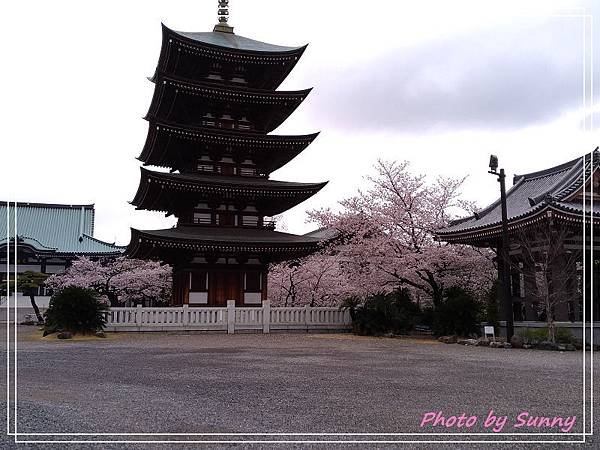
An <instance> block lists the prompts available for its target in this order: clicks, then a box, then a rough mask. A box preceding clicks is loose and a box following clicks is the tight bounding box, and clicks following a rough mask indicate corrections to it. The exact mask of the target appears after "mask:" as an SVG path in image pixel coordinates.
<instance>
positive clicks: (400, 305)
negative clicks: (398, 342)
mask: <svg viewBox="0 0 600 450" xmlns="http://www.w3.org/2000/svg"><path fill="white" fill-rule="evenodd" d="M342 308H343V309H348V310H349V312H350V317H351V318H352V327H353V330H354V332H355V333H357V334H361V335H369V336H380V335H383V334H387V333H394V334H404V333H407V332H409V331H410V330H411V329H412V328H413V326H414V324H415V320H416V318H417V317H418V314H419V307H418V306H417V305H416V304H415V303H414V302H413V301H412V299H411V298H410V295H409V294H408V292H407V291H406V290H403V289H401V290H397V291H394V292H391V293H389V294H383V293H380V294H375V295H372V296H369V297H367V298H365V299H364V300H361V299H358V298H356V297H351V298H349V299H347V300H346V301H345V302H344V304H343V305H342Z"/></svg>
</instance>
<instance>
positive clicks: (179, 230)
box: [125, 226, 320, 259]
mask: <svg viewBox="0 0 600 450" xmlns="http://www.w3.org/2000/svg"><path fill="white" fill-rule="evenodd" d="M319 245H320V240H318V239H314V238H309V237H305V236H298V235H293V234H289V233H282V232H278V231H273V230H268V229H264V228H243V227H205V226H177V227H174V228H169V229H164V230H147V231H144V230H137V229H135V228H132V229H131V241H130V243H129V245H128V247H127V250H126V252H125V253H126V254H127V255H128V256H129V257H133V258H139V257H143V258H147V257H148V256H152V255H151V253H153V252H156V249H158V251H157V252H156V255H154V256H159V255H161V254H164V251H165V250H169V249H171V250H174V251H177V252H182V251H183V252H186V251H187V252H190V253H198V252H204V253H228V254H235V255H240V254H258V255H277V256H278V257H279V258H281V259H287V258H289V257H294V256H295V257H299V256H305V255H307V254H310V253H312V252H314V251H316V250H317V249H318V248H319Z"/></svg>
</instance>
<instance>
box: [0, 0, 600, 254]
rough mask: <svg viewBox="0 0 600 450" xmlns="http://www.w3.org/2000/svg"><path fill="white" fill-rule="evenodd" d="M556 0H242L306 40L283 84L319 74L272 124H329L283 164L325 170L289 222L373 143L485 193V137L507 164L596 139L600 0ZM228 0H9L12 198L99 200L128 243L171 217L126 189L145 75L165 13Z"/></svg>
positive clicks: (351, 179)
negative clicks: (593, 69) (592, 22)
mask: <svg viewBox="0 0 600 450" xmlns="http://www.w3.org/2000/svg"><path fill="white" fill-rule="evenodd" d="M524 3H525V8H526V9H524V5H523V4H524ZM548 3H550V2H547V1H533V0H531V1H528V2H523V1H518V2H512V1H506V0H503V1H495V2H493V1H485V2H482V1H479V0H475V1H457V0H453V1H451V2H449V1H443V0H439V1H419V2H415V1H393V2H373V1H366V0H365V1H349V0H328V1H326V2H324V1H316V0H302V1H300V0H294V1H291V0H287V1H286V0H280V1H273V0H270V1H266V0H243V1H242V0H230V6H231V20H230V23H231V24H232V25H233V26H235V32H236V33H237V34H239V35H242V36H246V37H250V38H253V39H258V40H263V41H266V42H269V43H273V44H280V45H302V44H305V43H309V44H310V45H309V47H308V49H307V51H306V52H305V54H304V56H303V57H302V59H301V60H300V62H299V63H298V65H297V66H296V68H295V69H294V71H293V72H292V74H291V75H290V76H289V77H288V79H287V80H286V81H285V82H284V84H283V85H282V87H281V89H302V88H307V87H314V89H313V91H312V92H311V94H310V95H309V97H308V98H307V99H306V101H305V102H304V103H303V104H302V105H301V106H300V108H298V110H296V112H295V113H294V114H292V116H290V118H289V119H288V120H287V121H286V122H285V123H284V124H283V125H282V126H281V127H280V128H279V129H278V130H276V133H281V134H287V133H289V134H291V133H303V134H304V133H312V132H314V131H321V135H320V136H319V137H318V138H317V140H316V141H315V142H314V143H313V144H312V145H311V146H310V147H309V148H308V149H307V150H305V151H304V152H303V153H302V154H301V155H300V156H298V157H297V158H295V159H294V160H293V161H292V162H290V163H289V164H288V165H286V166H285V167H284V168H282V169H280V170H279V171H277V172H275V173H274V174H273V176H272V178H274V179H283V180H294V181H324V180H329V181H330V183H329V185H328V186H327V187H326V188H325V189H324V190H323V191H321V192H320V193H319V194H317V195H316V196H315V197H313V198H312V199H310V200H308V201H306V202H304V203H302V204H301V205H299V206H297V207H296V208H294V209H292V210H290V211H289V212H288V213H286V214H285V215H284V217H285V219H284V221H285V223H286V225H287V228H288V230H289V231H292V232H298V233H302V232H306V231H309V230H311V229H313V228H314V225H312V224H307V223H305V211H306V210H307V209H312V208H316V207H323V206H335V204H336V202H337V200H340V199H342V198H344V197H346V196H348V195H350V194H352V193H353V192H354V191H355V190H356V188H357V187H359V186H360V185H361V183H362V182H363V181H362V177H363V176H364V175H366V174H367V173H368V172H369V167H370V166H371V165H372V164H373V162H374V161H375V160H376V159H377V158H378V157H381V158H385V159H395V160H403V159H407V160H409V161H411V163H412V164H413V167H414V169H415V170H416V171H418V172H421V173H427V174H430V175H431V176H432V177H434V176H436V175H438V174H443V175H450V176H460V177H462V176H465V175H468V176H469V177H468V180H467V182H466V183H465V185H464V190H463V192H464V196H465V198H467V199H470V200H475V201H477V202H478V203H479V204H480V205H481V206H485V205H486V204H487V203H490V202H491V201H493V200H494V199H495V198H496V197H497V190H498V184H497V183H496V182H495V180H494V178H493V177H492V176H490V175H488V174H487V173H486V171H487V163H488V158H489V154H490V153H495V154H497V155H498V156H499V158H500V166H501V167H505V168H506V170H507V172H508V174H509V176H510V177H511V178H512V175H513V174H514V173H525V172H530V171H534V170H539V169H543V168H546V167H549V166H551V165H555V164H559V163H561V162H564V161H567V160H569V159H573V158H575V157H577V156H580V155H582V154H583V153H586V152H589V151H591V150H593V148H595V147H596V146H597V145H599V144H600V139H599V138H598V133H597V132H594V131H592V132H589V131H587V132H586V131H585V129H584V123H586V124H587V127H588V128H589V127H590V120H589V117H591V116H593V117H596V120H595V122H596V123H600V114H597V113H598V111H599V110H598V109H597V108H596V109H593V108H590V106H591V102H590V101H589V99H588V101H587V104H585V105H586V106H587V108H584V89H583V86H584V83H583V75H584V73H586V72H587V75H586V77H587V81H588V83H587V86H588V89H587V92H588V97H589V84H590V83H589V73H590V70H589V69H590V55H591V52H590V43H591V42H592V38H591V35H590V33H589V31H590V30H589V26H588V27H587V33H586V30H584V19H583V18H580V17H567V16H568V15H571V16H574V15H577V14H581V13H582V12H583V10H581V9H576V8H578V7H579V8H581V7H583V8H585V12H586V13H587V14H592V15H593V14H594V13H598V12H600V8H598V7H597V6H596V7H594V5H593V3H592V2H560V3H559V2H552V6H550V5H548ZM216 5H217V1H216V0H195V1H184V0H171V1H168V2H166V1H158V0H143V1H141V0H139V1H138V0H127V1H124V0H121V1H115V0H104V1H102V2H90V1H81V0H79V1H75V0H72V1H63V0H55V1H52V2H49V1H29V2H21V1H13V2H3V5H2V6H1V7H0V13H1V14H2V18H3V21H2V27H0V39H1V41H0V42H1V44H0V45H1V46H2V56H3V58H2V66H1V67H2V70H1V71H0V86H1V89H2V96H1V99H2V100H1V109H0V114H1V124H2V125H1V127H2V128H1V129H2V141H1V142H2V156H3V161H4V164H3V169H4V170H3V171H2V176H1V177H0V200H7V199H10V200H17V201H32V202H49V203H67V204H76V203H95V204H96V233H95V235H96V237H98V238H100V239H104V240H107V241H110V242H114V241H115V240H116V241H117V243H119V244H122V245H125V244H127V243H128V242H129V236H130V233H129V228H130V227H135V228H140V229H153V228H164V227H169V226H171V225H172V224H173V223H174V221H173V220H172V219H170V218H165V217H164V215H163V214H158V213H150V212H145V211H135V209H134V208H133V207H132V206H130V205H129V204H128V202H129V201H130V200H131V199H132V198H133V196H134V194H135V192H136V189H137V186H138V181H139V165H140V163H139V161H137V160H136V159H135V158H136V157H137V156H138V155H139V153H140V151H141V148H142V146H143V144H144V140H145V135H146V132H147V123H146V122H145V121H144V120H142V117H143V116H144V115H145V113H146V111H147V108H148V106H149V104H150V100H151V98H152V92H153V84H151V83H150V82H149V81H148V80H147V79H146V77H147V76H149V75H152V73H153V72H154V69H155V66H156V63H157V61H158V56H159V52H160V44H161V30H160V23H161V22H164V23H165V24H166V25H167V26H168V27H170V28H173V29H176V30H182V31H209V30H212V27H213V25H214V23H215V22H216V10H217V6H216ZM598 17H600V14H599V15H598ZM597 22H598V21H597ZM588 24H589V21H588ZM598 28H600V23H597V24H596V29H598ZM598 35H599V33H598V31H597V30H594V36H593V37H594V39H595V41H596V42H597V41H598ZM586 36H587V37H586ZM584 42H585V45H584ZM596 47H597V48H596V49H594V52H593V53H594V59H595V61H596V62H598V61H600V55H598V51H597V49H598V48H600V43H599V44H598V45H596ZM584 48H585V52H584ZM584 55H587V57H585V56H584ZM584 62H586V65H587V66H586V67H587V71H584ZM596 66H598V64H596ZM594 80H595V81H598V80H600V74H597V73H596V74H594ZM594 91H595V92H600V87H599V86H597V85H596V86H595V89H594ZM595 103H598V102H597V101H596V102H595ZM594 111H595V112H596V114H594ZM586 117H587V118H588V120H587V122H585V118H586ZM594 128H597V127H594Z"/></svg>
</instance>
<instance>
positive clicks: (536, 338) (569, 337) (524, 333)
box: [518, 327, 576, 344]
mask: <svg viewBox="0 0 600 450" xmlns="http://www.w3.org/2000/svg"><path fill="white" fill-rule="evenodd" d="M518 335H519V336H521V337H522V338H523V342H525V343H526V344H539V343H540V342H543V341H547V340H548V327H543V328H526V329H524V330H521V331H519V333H518ZM575 341H576V339H575V337H574V336H573V333H572V332H571V330H569V329H568V328H557V329H556V342H557V343H559V344H574V343H575Z"/></svg>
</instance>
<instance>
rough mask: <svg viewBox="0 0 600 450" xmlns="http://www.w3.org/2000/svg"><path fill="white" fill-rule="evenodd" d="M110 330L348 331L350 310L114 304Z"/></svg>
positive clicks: (107, 316) (108, 321) (109, 315)
mask: <svg viewBox="0 0 600 450" xmlns="http://www.w3.org/2000/svg"><path fill="white" fill-rule="evenodd" d="M105 319H106V327H105V329H106V331H170V330H172V331H221V332H224V333H235V332H236V331H256V332H261V331H262V332H263V333H270V332H271V331H285V330H288V331H293V330H297V331H306V332H309V331H319V330H323V331H326V330H331V331H347V330H349V329H350V328H351V320H350V316H349V314H348V312H347V311H341V310H340V309H339V308H324V307H310V306H306V307H301V308H298V307H271V305H270V303H269V302H268V301H265V302H263V305H262V306H261V307H254V306H253V307H236V306H235V301H233V300H229V301H228V302H227V307H217V308H215V307H189V306H188V305H184V306H182V307H167V308H144V307H142V306H137V307H134V308H110V309H109V310H108V311H107V312H106V313H105Z"/></svg>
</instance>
